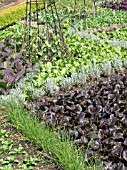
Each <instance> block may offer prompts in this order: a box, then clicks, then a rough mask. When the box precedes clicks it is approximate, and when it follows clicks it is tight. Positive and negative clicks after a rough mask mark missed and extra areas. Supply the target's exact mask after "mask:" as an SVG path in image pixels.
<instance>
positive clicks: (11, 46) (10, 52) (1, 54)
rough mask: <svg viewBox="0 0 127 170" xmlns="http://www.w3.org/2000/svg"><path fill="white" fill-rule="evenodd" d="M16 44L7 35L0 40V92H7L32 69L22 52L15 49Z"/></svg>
mask: <svg viewBox="0 0 127 170" xmlns="http://www.w3.org/2000/svg"><path fill="white" fill-rule="evenodd" d="M15 47H16V44H15V43H14V42H13V41H12V40H11V39H10V38H9V37H7V38H6V39H5V41H4V42H0V93H1V94H8V93H9V89H10V88H12V87H13V86H14V84H15V83H17V82H18V81H19V80H20V79H21V78H22V77H23V76H24V75H25V73H26V72H31V71H34V68H33V66H32V65H31V64H30V62H29V60H28V59H27V58H25V56H24V55H23V53H21V52H17V53H16V51H15Z"/></svg>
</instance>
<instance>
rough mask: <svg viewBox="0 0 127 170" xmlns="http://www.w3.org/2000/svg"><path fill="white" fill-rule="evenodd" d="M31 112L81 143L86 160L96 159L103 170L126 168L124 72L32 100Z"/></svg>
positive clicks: (126, 87)
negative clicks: (50, 96)
mask: <svg viewBox="0 0 127 170" xmlns="http://www.w3.org/2000/svg"><path fill="white" fill-rule="evenodd" d="M32 106H33V109H32V112H33V111H34V115H35V116H38V117H39V118H40V120H41V123H48V124H49V125H51V126H52V127H53V128H55V129H56V130H59V132H60V134H61V135H66V134H67V133H69V134H70V136H71V137H72V138H74V139H75V141H76V143H77V146H82V147H83V148H84V151H85V150H86V149H87V152H85V160H86V161H88V162H89V160H90V159H92V158H93V160H94V158H98V159H99V160H100V161H103V162H104V166H105V169H107V170H109V169H111V168H112V169H118V170H124V169H126V168H127V149H126V148H127V73H125V74H118V75H114V76H111V77H110V80H107V79H106V80H105V79H104V80H100V81H99V82H97V84H96V85H92V86H86V87H84V89H83V90H79V91H78V90H75V91H73V92H72V93H71V94H60V95H58V96H57V97H55V98H53V99H47V98H42V99H38V100H36V101H34V102H33V103H32Z"/></svg>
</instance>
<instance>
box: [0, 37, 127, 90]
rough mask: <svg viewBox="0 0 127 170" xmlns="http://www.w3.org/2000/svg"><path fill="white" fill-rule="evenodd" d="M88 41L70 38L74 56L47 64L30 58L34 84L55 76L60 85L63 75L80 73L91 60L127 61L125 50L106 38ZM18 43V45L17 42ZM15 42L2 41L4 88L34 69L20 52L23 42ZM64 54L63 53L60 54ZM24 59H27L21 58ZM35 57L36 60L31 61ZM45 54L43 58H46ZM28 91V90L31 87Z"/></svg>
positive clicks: (40, 84) (9, 86) (98, 61)
mask: <svg viewBox="0 0 127 170" xmlns="http://www.w3.org/2000/svg"><path fill="white" fill-rule="evenodd" d="M99 42H100V43H98V42H97V41H94V40H91V39H90V40H85V39H84V38H82V37H79V36H78V35H73V36H71V37H68V39H67V43H68V46H69V51H70V53H71V54H72V56H73V57H71V58H68V59H66V60H65V59H64V60H62V59H60V60H58V61H56V62H53V63H51V62H48V63H47V64H44V63H43V62H39V65H37V64H36V62H38V59H37V58H36V59H35V58H32V57H31V62H32V64H34V65H36V66H35V67H36V70H37V72H38V74H37V75H35V76H34V77H33V80H32V82H33V86H35V87H37V88H41V89H43V88H44V84H45V81H46V80H47V78H55V81H56V83H57V84H60V82H61V78H64V77H70V76H71V74H72V73H75V72H78V71H79V68H82V69H85V68H88V67H90V65H91V63H96V64H101V63H106V62H107V61H113V60H117V59H118V58H119V59H121V60H126V56H127V55H126V54H127V52H126V49H124V48H115V47H114V46H113V45H109V44H108V43H106V42H103V41H99ZM17 43H19V44H17ZM17 43H14V42H13V41H12V40H11V39H10V38H6V39H5V41H3V42H1V48H0V57H1V59H0V62H1V66H0V67H1V83H3V84H2V88H3V90H9V89H10V88H11V87H12V85H14V84H15V81H16V82H18V80H19V79H20V78H22V77H23V75H25V73H26V72H31V71H33V66H32V65H31V64H30V62H29V60H28V59H27V57H25V56H24V54H23V53H21V52H18V51H20V46H21V44H20V43H21V42H20V41H19V40H17ZM61 57H62V56H61ZM23 58H24V60H22V59H23ZM32 59H34V60H32ZM43 59H44V58H43V57H42V58H41V59H40V61H41V60H42V61H43ZM25 91H29V90H28V89H27V90H26V88H25Z"/></svg>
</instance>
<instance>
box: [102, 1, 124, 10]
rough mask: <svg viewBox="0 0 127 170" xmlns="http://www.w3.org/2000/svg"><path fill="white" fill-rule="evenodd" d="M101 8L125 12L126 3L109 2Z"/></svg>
mask: <svg viewBox="0 0 127 170" xmlns="http://www.w3.org/2000/svg"><path fill="white" fill-rule="evenodd" d="M103 7H107V8H111V9H114V10H122V11H127V1H126V0H122V1H121V2H118V1H117V2H114V1H109V2H106V3H105V4H104V5H103Z"/></svg>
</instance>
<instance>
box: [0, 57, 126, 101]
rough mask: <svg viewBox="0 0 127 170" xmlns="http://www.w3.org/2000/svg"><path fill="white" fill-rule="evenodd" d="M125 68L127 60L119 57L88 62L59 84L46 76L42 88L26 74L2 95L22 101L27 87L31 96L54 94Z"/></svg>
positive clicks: (4, 97) (31, 76) (29, 74)
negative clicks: (8, 92)
mask: <svg viewBox="0 0 127 170" xmlns="http://www.w3.org/2000/svg"><path fill="white" fill-rule="evenodd" d="M124 68H125V69H127V60H125V61H123V62H122V61H121V59H116V60H114V61H112V62H111V61H107V62H106V63H103V64H101V65H100V66H99V65H98V64H96V63H94V64H89V65H86V66H81V67H80V69H79V71H78V72H75V73H72V75H71V77H66V78H65V77H61V81H60V84H59V85H58V83H57V82H56V79H55V78H48V79H47V80H45V82H44V87H43V88H37V87H35V86H34V84H33V83H32V79H33V77H34V75H33V74H32V73H28V74H26V76H25V77H24V78H23V79H21V80H20V81H19V83H18V84H17V86H16V87H15V89H12V90H11V91H10V94H9V95H4V96H2V99H4V100H7V101H8V100H11V99H13V100H17V101H21V102H23V103H25V102H26V97H27V95H26V93H25V90H26V89H27V88H28V89H29V91H30V93H31V95H32V98H33V99H34V98H37V97H41V96H44V95H46V94H51V95H54V94H56V93H58V92H59V91H60V89H63V90H66V89H68V90H69V89H71V88H72V86H77V87H79V86H81V85H84V84H85V83H87V82H88V81H89V79H90V78H92V79H94V78H99V77H100V75H101V74H104V75H105V76H110V75H111V74H112V73H113V72H114V70H117V71H118V72H119V71H123V70H124Z"/></svg>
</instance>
